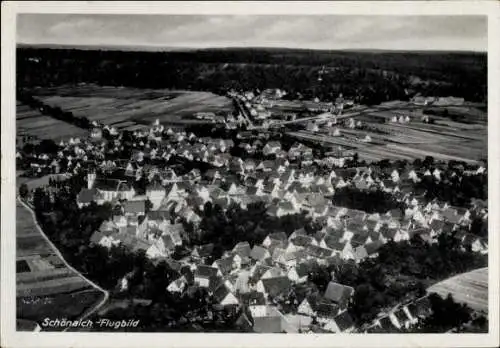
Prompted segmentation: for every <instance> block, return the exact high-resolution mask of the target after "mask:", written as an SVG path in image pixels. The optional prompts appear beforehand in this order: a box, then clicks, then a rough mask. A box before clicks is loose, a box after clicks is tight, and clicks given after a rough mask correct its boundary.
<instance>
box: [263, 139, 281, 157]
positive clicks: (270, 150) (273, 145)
mask: <svg viewBox="0 0 500 348" xmlns="http://www.w3.org/2000/svg"><path fill="white" fill-rule="evenodd" d="M279 150H281V144H280V143H279V141H269V142H268V143H267V144H266V145H265V146H264V147H263V148H262V153H263V154H264V155H265V156H269V155H272V154H276V153H277V152H278V151H279Z"/></svg>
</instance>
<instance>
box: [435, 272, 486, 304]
mask: <svg viewBox="0 0 500 348" xmlns="http://www.w3.org/2000/svg"><path fill="white" fill-rule="evenodd" d="M427 291H428V292H435V293H437V294H439V295H441V296H447V295H448V294H449V293H450V294H451V295H452V296H453V298H454V299H455V301H457V302H461V303H466V304H467V305H468V306H469V307H471V308H472V309H475V310H477V311H482V312H486V313H487V312H488V268H481V269H477V270H474V271H470V272H467V273H462V274H459V275H456V276H454V277H451V278H449V279H446V280H443V281H442V282H439V283H437V284H434V285H433V286H431V287H430V288H429V289H428V290H427Z"/></svg>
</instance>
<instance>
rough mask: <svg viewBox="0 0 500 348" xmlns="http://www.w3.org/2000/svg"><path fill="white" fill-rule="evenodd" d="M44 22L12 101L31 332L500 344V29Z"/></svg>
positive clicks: (414, 23)
mask: <svg viewBox="0 0 500 348" xmlns="http://www.w3.org/2000/svg"><path fill="white" fill-rule="evenodd" d="M62 3H63V4H64V2H62ZM90 3H92V2H90ZM106 3H108V6H111V5H112V4H111V2H106ZM207 3H209V2H205V4H204V5H205V7H203V8H206V7H208V5H210V4H207ZM299 3H300V2H297V5H299ZM326 3H328V2H326ZM484 3H485V4H487V5H491V2H484ZM84 4H85V3H82V7H85V6H87V5H84ZM10 5H12V4H10ZM214 5H215V4H214ZM229 5H234V6H236V5H235V4H234V3H232V2H228V6H229ZM302 5H304V3H303V4H302ZM497 5H498V4H497ZM38 6H39V7H38V8H41V9H42V11H24V12H23V13H17V14H16V15H15V17H16V18H15V31H13V32H15V34H14V39H13V40H14V43H13V45H12V47H13V48H14V52H13V53H12V57H13V60H14V61H13V66H15V70H14V71H13V72H12V73H11V74H10V75H11V76H12V78H13V79H14V81H13V82H12V85H11V86H12V88H13V89H12V90H11V94H12V95H11V97H12V101H10V100H9V103H11V105H12V106H11V107H10V109H9V110H10V111H9V112H10V113H11V114H12V115H10V114H8V112H7V111H4V99H3V98H2V192H3V191H4V189H3V187H4V186H7V184H6V183H7V181H6V180H7V179H4V174H3V173H4V167H5V166H7V165H8V166H10V167H9V168H12V169H11V170H10V169H9V171H8V172H9V173H12V174H13V175H14V177H10V179H8V180H9V181H8V182H10V183H11V185H10V186H11V191H12V197H10V198H9V200H6V198H5V197H4V193H2V263H3V262H4V259H5V258H7V255H6V252H7V253H8V257H12V262H11V263H12V264H13V265H15V275H14V273H13V272H14V268H13V269H12V270H10V272H11V274H10V277H11V278H12V281H11V282H12V283H13V286H15V292H13V293H12V296H11V295H10V293H9V298H8V299H9V301H10V302H13V303H14V304H12V310H13V312H11V313H9V316H8V320H9V321H11V322H12V323H11V326H12V327H13V330H14V331H15V332H17V333H30V334H31V333H33V332H36V333H37V335H36V337H40V338H42V337H43V336H44V334H45V333H60V334H61V336H71V334H67V333H87V334H92V333H106V334H110V333H112V334H113V335H116V337H118V336H120V334H123V333H143V334H145V333H149V334H152V333H177V334H179V333H182V334H194V333H211V334H243V333H246V334H252V333H254V334H281V335H276V337H277V338H276V340H277V341H276V342H281V341H280V340H281V339H285V337H287V335H283V334H309V336H307V335H306V336H303V337H313V336H312V335H318V336H321V337H330V338H325V341H322V342H332V341H333V340H334V337H335V335H339V336H342V337H343V339H344V340H346V339H347V340H348V338H349V337H351V336H352V337H355V336H358V335H360V334H361V335H362V336H363V337H364V338H365V339H367V340H368V344H369V343H370V337H372V336H371V335H370V334H375V333H376V334H396V335H392V336H380V337H385V338H388V340H386V341H385V342H386V343H385V346H390V344H391V342H390V340H391V337H393V336H394V337H396V336H398V335H397V334H408V335H416V334H443V335H445V336H446V337H448V336H450V335H451V336H452V337H455V338H456V339H457V340H459V338H460V335H461V334H464V335H467V334H476V336H474V335H473V337H481V335H486V336H487V337H490V338H491V336H488V334H494V332H492V330H493V331H495V330H498V326H497V327H496V328H495V327H492V322H491V320H495V325H498V317H495V319H492V314H494V315H495V316H496V315H497V313H496V312H498V308H497V309H495V313H491V312H490V311H489V308H490V309H491V308H492V304H495V303H496V305H498V280H496V282H495V283H491V279H492V278H491V277H490V275H489V264H490V263H491V260H492V259H491V258H490V256H491V255H490V252H493V253H498V247H496V248H493V241H494V240H495V241H498V239H493V238H494V237H492V234H493V233H494V232H495V233H496V232H497V231H496V230H493V228H492V226H493V225H492V224H493V221H490V220H491V219H496V217H495V216H492V217H491V219H490V217H489V208H488V207H489V199H488V198H489V192H490V197H492V196H491V194H492V193H491V192H492V191H491V190H492V189H494V188H493V187H489V185H488V178H489V176H490V175H489V171H490V170H496V174H497V177H498V163H496V162H494V161H498V158H499V157H498V155H497V156H496V157H492V158H491V159H489V157H488V152H489V150H490V151H493V149H492V148H489V146H488V143H489V141H488V135H490V138H491V136H493V137H494V136H495V132H494V130H493V129H492V128H491V127H490V131H488V124H489V122H493V121H492V118H493V117H496V116H498V114H497V115H492V114H491V112H489V110H491V109H489V107H491V106H492V104H497V105H498V99H496V100H495V99H492V98H495V95H493V94H491V93H490V94H489V92H490V90H489V88H490V87H489V85H488V73H489V70H490V67H489V66H488V59H489V57H488V56H489V54H490V51H489V50H490V46H489V45H488V42H489V35H490V36H491V35H495V34H494V33H492V32H490V33H489V35H488V25H489V20H492V19H491V16H490V18H489V17H488V14H487V13H486V14H474V13H462V14H446V13H443V14H440V13H433V14H426V13H423V14H421V13H415V14H412V13H408V12H406V13H403V14H398V13H392V12H391V11H387V12H385V13H381V12H377V13H374V14H369V13H356V11H353V12H352V13H346V11H342V12H341V13H335V11H331V13H329V12H324V13H314V14H308V13H304V14H300V13H295V12H293V13H285V12H283V13H281V14H280V13H279V11H278V12H277V13H274V12H270V13H262V12H259V13H252V12H251V11H250V12H249V13H244V10H242V11H241V12H238V13H224V12H223V11H222V12H221V13H217V12H214V11H211V12H205V13H196V12H192V13H186V12H185V11H184V12H183V13H168V11H167V12H165V11H164V12H165V13H155V12H151V13H134V12H130V13H123V12H122V13H120V12H119V11H117V13H110V12H109V11H103V12H101V11H98V10H96V11H95V12H92V11H90V12H89V11H88V10H86V11H80V12H77V11H75V12H70V11H68V12H66V11H63V12H58V11H54V12H50V11H45V10H43V4H42V3H40V4H39V5H38ZM88 6H91V4H90V5H88ZM136 6H140V4H139V3H136ZM217 6H222V7H224V3H218V5H217ZM253 6H259V7H260V6H262V5H258V4H256V5H253ZM288 6H294V4H293V3H289V4H288ZM247 7H248V6H247ZM117 8H118V7H117ZM281 8H283V7H281ZM386 8H387V7H386ZM490 8H491V9H494V10H497V12H496V14H498V8H499V7H498V6H496V7H495V6H493V7H490ZM261 9H262V8H261ZM191 11H196V7H194V8H191ZM494 12H495V11H493V13H494ZM3 22H4V21H3V20H2V32H3V30H4V28H3V27H4V23H3ZM2 36H3V33H2ZM490 42H491V41H490ZM3 45H4V42H3V39H2V46H3ZM2 49H3V47H2ZM496 63H497V65H498V61H497V62H496ZM3 65H4V61H3V57H2V66H3ZM2 69H3V68H2ZM491 69H493V70H495V67H491ZM490 73H491V71H490ZM2 75H3V74H2ZM2 83H3V82H2ZM2 90H3V88H2ZM2 94H3V91H2ZM488 96H490V100H488ZM496 98H498V94H497V95H496ZM5 110H6V109H5ZM496 110H497V111H498V109H496ZM7 117H11V121H10V122H12V124H13V126H12V127H11V128H12V129H13V130H15V136H14V134H12V135H11V136H10V138H9V139H11V140H12V144H10V145H8V146H9V147H4V141H3V140H4V126H3V125H4V119H6V118H7ZM14 117H15V118H14ZM5 122H7V121H5ZM497 124H498V123H497ZM490 126H491V125H490ZM5 134H6V131H5ZM14 139H15V143H13V141H14ZM491 141H492V139H490V147H491V146H493V145H492V144H494V143H492V142H491ZM6 146H7V145H6ZM14 149H15V150H14ZM11 150H12V151H14V153H12V156H10V155H9V157H6V156H7V155H6V153H7V152H9V151H11ZM490 153H491V152H490ZM7 158H9V159H12V161H11V162H10V163H7V162H6V161H7ZM489 160H490V161H493V162H490V163H489ZM9 161H10V160H9ZM14 167H15V169H14ZM493 167H495V168H496V169H493ZM5 168H6V167H5ZM6 175H7V174H6ZM9 175H10V174H9ZM4 184H5V185H4ZM491 185H498V182H496V183H493V182H491V183H490V186H491ZM495 187H496V186H495ZM495 190H496V188H495ZM496 192H497V191H495V194H496ZM495 197H496V198H498V196H495ZM4 198H5V200H4ZM490 203H491V204H494V203H492V202H491V200H490ZM5 206H9V207H10V211H11V212H12V213H11V215H10V218H11V220H9V225H6V220H5V221H4V216H6V214H4V211H3V210H4V207H5ZM497 207H498V206H497ZM492 215H495V214H492ZM14 216H15V219H14ZM10 221H11V222H10ZM4 223H5V224H4ZM7 226H8V228H7ZM488 226H490V227H489V228H488ZM497 227H498V226H497ZM5 234H9V235H11V237H9V238H10V239H9V241H10V242H9V246H8V247H7V246H5V245H4V244H5V240H4V237H5V238H7V237H6V236H5ZM495 238H496V237H495ZM497 244H498V243H497ZM497 246H498V245H497ZM4 247H5V248H4ZM497 256H498V255H497ZM495 258H496V256H495ZM489 259H490V262H489ZM496 260H498V258H496ZM490 266H491V267H493V265H490ZM495 267H496V268H494V269H495V270H496V272H495V273H498V268H497V267H498V265H495ZM3 271H4V269H2V277H4V273H5V272H3ZM490 272H491V270H490ZM495 276H496V277H497V276H498V274H496V275H495ZM2 279H3V278H2ZM9 284H10V283H9ZM3 286H6V285H5V284H4V281H3V280H2V287H3ZM491 287H493V288H494V289H496V290H494V293H495V298H493V297H492V296H491V294H492V292H491V291H490V290H492V289H491ZM2 292H3V291H2ZM4 295H5V294H3V296H4ZM14 296H15V299H14ZM4 300H5V298H2V304H3V303H4ZM492 301H494V302H492ZM4 318H6V317H5V316H3V315H2V319H4ZM2 321H5V320H2ZM63 333H64V334H63ZM345 334H348V335H345ZM113 335H111V337H113ZM332 335H333V337H332ZM494 335H496V336H495V337H496V338H497V339H498V333H496V334H494ZM132 336H133V335H132ZM221 336H224V335H221ZM58 337H59V336H58ZM166 337H168V336H166ZM177 337H181V336H177ZM197 337H198V339H200V340H202V342H203V338H202V336H197ZM232 337H242V338H243V337H255V336H253V335H248V336H232ZM257 337H259V336H257ZM273 337H275V336H274V335H273ZM280 337H281V338H280ZM293 337H295V335H294V336H293ZM346 337H347V338H346ZM373 337H379V336H373ZM149 338H151V336H149ZM33 339H35V338H34V337H33ZM205 340H206V338H205ZM372 340H373V338H372ZM436 340H437V339H436ZM26 342H27V341H26ZM35 342H36V339H35ZM125 342H126V341H125ZM283 342H284V341H283ZM303 342H305V341H303ZM346 342H348V341H346ZM489 342H491V341H489ZM90 343H91V341H89V342H87V343H85V342H80V343H79V344H90ZM205 343H206V344H209V343H210V342H205ZM264 343H265V341H264V342H261V346H262V344H264ZM371 343H372V344H373V341H372V342H371ZM26 344H27V343H26ZM164 344H165V346H168V345H169V343H168V339H167V341H165V342H164ZM176 344H182V342H177V343H176ZM233 344H235V343H234V342H233ZM331 344H334V343H331ZM346 344H347V343H346ZM2 346H3V343H2ZM94 346H97V345H94ZM420 346H422V345H420ZM492 346H493V345H492ZM6 347H7V345H6ZM9 347H10V346H9ZM12 347H14V345H13V346H12ZM16 347H17V346H16Z"/></svg>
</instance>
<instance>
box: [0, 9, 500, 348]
mask: <svg viewBox="0 0 500 348" xmlns="http://www.w3.org/2000/svg"><path fill="white" fill-rule="evenodd" d="M23 12H24V13H26V12H28V13H108V14H112V13H116V14H125V13H130V14H152V13H154V14H301V15H304V14H311V15H314V14H328V13H331V14H341V15H347V14H359V15H472V14H476V15H485V16H488V33H489V35H488V93H489V94H488V100H489V109H488V115H489V116H490V118H489V131H488V134H490V135H491V136H490V137H489V139H488V149H489V150H488V151H489V152H488V158H489V166H488V172H489V185H488V186H489V210H490V211H491V212H495V211H496V212H500V200H499V198H500V194H499V188H500V184H499V182H498V180H497V179H498V178H499V173H500V152H499V150H500V144H499V142H500V137H498V136H495V132H494V130H499V129H500V117H499V115H500V112H499V111H500V108H499V97H500V88H499V83H500V71H499V70H500V69H499V65H500V64H499V62H500V54H499V42H500V41H499V40H498V35H495V34H497V33H500V30H499V29H500V25H499V22H500V2H497V1H394V2H389V1H387V2H385V1H384V2H381V1H372V2H370V1H352V2H333V1H332V2H328V1H322V2H312V1H311V2H310V1H301V2H299V1H297V2H293V1H292V2H278V1H277V2H260V1H259V2H256V1H254V2H240V1H238V2H236V1H234V2H229V1H228V2H222V1H221V2H215V1H214V2H209V1H206V2H191V1H186V2H139V1H137V2H112V1H109V2H108V1H102V2H96V1H89V2H83V1H82V2H80V1H74V2H70V1H67V2H66V1H61V2H59V1H47V2H44V1H39V2H36V1H32V2H29V1H26V2H22V1H19V2H13V1H10V2H9V1H8V2H2V117H1V122H2V123H1V125H2V128H1V129H2V136H1V141H2V147H1V149H2V191H1V192H2V193H1V199H2V200H1V207H2V219H1V222H2V233H1V242H2V243H1V247H2V249H1V256H2V263H1V266H2V268H1V271H2V272H1V286H2V288H1V290H2V291H1V309H2V313H1V314H2V315H1V335H0V337H1V344H0V345H1V346H2V347H9V348H11V347H16V348H17V347H38V348H42V347H75V348H76V347H135V346H147V347H160V346H161V347H234V346H239V347H251V346H266V347H309V346H315V347H323V346H336V347H345V346H350V347H355V346H356V347H358V346H360V347H361V346H366V347H424V346H432V347H466V346H471V347H495V346H498V345H499V343H500V342H499V332H500V330H499V308H500V304H499V292H498V289H499V272H498V271H499V269H498V266H499V264H498V261H499V258H498V256H499V254H498V251H499V235H498V231H497V229H498V228H499V227H500V221H499V220H500V215H499V214H490V219H489V223H490V226H489V227H490V236H489V246H490V251H491V252H490V253H489V294H488V295H489V325H490V327H489V333H488V334H425V335H418V334H390V335H388V334H369V335H366V334H347V335H346V334H309V335H304V334H286V335H284V334H245V335H241V334H202V333H199V334H182V333H176V334H173V333H169V334H167V333H155V334H150V333H134V334H120V333H71V334H64V333H45V332H44V333H27V332H16V331H15V322H16V320H15V317H14V315H15V301H14V300H13V299H15V296H16V295H15V286H16V284H15V262H14V259H15V257H14V255H15V226H16V221H15V204H14V201H15V194H16V192H15V165H14V163H15V157H14V154H15V96H14V94H15V88H14V86H15V59H14V58H15V48H16V35H15V30H16V29H15V28H16V13H23Z"/></svg>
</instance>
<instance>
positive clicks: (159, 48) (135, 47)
mask: <svg viewBox="0 0 500 348" xmlns="http://www.w3.org/2000/svg"><path fill="white" fill-rule="evenodd" d="M20 45H22V46H30V47H33V48H37V47H38V48H51V47H47V46H59V47H58V48H59V49H71V48H73V49H79V48H80V49H82V48H96V49H99V50H113V51H117V50H121V51H123V49H126V48H128V49H129V50H135V51H140V50H141V49H149V50H156V51H162V50H165V51H169V50H176V51H182V50H215V49H288V50H304V51H352V52H361V51H381V52H383V51H385V52H430V53H437V52H450V53H481V54H487V53H488V50H474V49H470V50H461V49H453V50H439V49H391V48H311V47H290V46H207V47H202V46H199V47H196V46H167V45H154V44H149V45H99V44H96V45H92V44H64V43H62V44H61V43H26V42H16V48H18V47H19V46H20Z"/></svg>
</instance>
